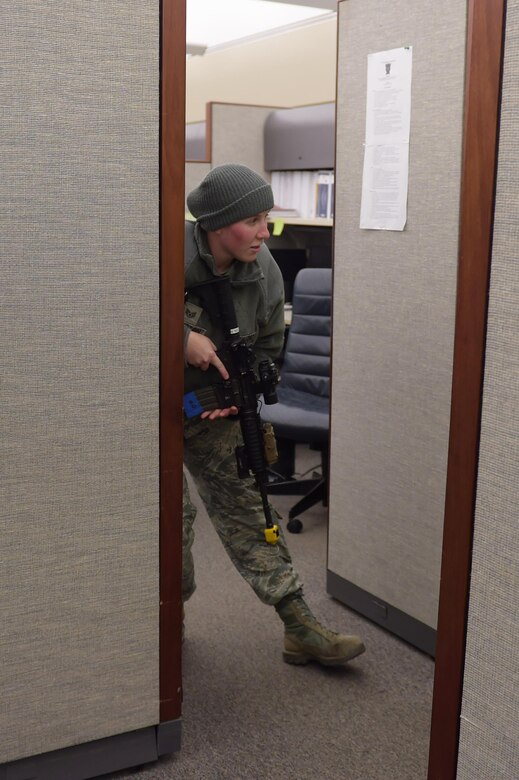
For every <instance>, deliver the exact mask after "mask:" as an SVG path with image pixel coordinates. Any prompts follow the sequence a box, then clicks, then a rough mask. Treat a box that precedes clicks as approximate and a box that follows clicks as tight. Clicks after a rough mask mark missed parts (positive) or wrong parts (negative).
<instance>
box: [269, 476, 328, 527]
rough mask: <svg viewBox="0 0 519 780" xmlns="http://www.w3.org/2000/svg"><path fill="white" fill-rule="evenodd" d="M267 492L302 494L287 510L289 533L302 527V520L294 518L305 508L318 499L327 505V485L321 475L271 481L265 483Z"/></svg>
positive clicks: (315, 502)
mask: <svg viewBox="0 0 519 780" xmlns="http://www.w3.org/2000/svg"><path fill="white" fill-rule="evenodd" d="M267 493H270V494H272V495H289V496H299V495H302V496H303V497H302V498H301V499H299V501H297V503H295V504H294V506H293V507H291V509H290V510H289V512H288V523H287V529H288V530H289V531H290V533H293V534H298V533H300V532H301V531H302V529H303V524H302V522H301V521H300V520H298V519H296V518H298V516H299V515H300V514H302V513H303V512H306V510H307V509H310V507H312V506H314V504H317V503H318V502H319V501H321V502H322V504H323V506H327V499H328V485H327V481H326V479H324V478H322V477H321V478H319V479H289V480H281V481H278V482H276V481H273V482H269V484H268V485H267Z"/></svg>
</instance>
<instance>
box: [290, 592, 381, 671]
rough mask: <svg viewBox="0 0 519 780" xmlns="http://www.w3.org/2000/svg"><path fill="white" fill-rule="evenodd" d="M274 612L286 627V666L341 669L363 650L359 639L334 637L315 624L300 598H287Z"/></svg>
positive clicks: (339, 635) (315, 621) (334, 633)
mask: <svg viewBox="0 0 519 780" xmlns="http://www.w3.org/2000/svg"><path fill="white" fill-rule="evenodd" d="M276 612H277V613H278V615H279V617H280V618H281V620H282V621H283V623H284V624H285V649H284V652H283V660H284V661H286V663H288V664H307V663H308V662H309V661H317V662H318V663H320V664H322V665H323V666H341V665H342V664H345V663H347V662H348V661H351V659H352V658H355V657H356V656H358V655H360V654H361V653H363V652H364V650H365V649H366V648H365V647H364V643H363V641H362V639H360V637H358V636H350V635H347V634H337V633H336V632H335V631H330V630H329V629H328V628H325V627H324V626H322V625H321V624H320V623H318V622H317V620H316V619H315V617H314V616H313V614H312V612H311V610H310V608H309V607H308V605H307V604H306V602H305V601H304V599H303V598H302V596H286V597H285V598H284V599H282V600H281V601H280V602H279V604H276Z"/></svg>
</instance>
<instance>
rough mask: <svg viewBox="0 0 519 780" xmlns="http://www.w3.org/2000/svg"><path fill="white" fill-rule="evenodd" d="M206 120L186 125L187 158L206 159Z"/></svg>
mask: <svg viewBox="0 0 519 780" xmlns="http://www.w3.org/2000/svg"><path fill="white" fill-rule="evenodd" d="M205 134H206V123H205V122H191V123H190V124H187V125H186V160H205V158H206V153H205Z"/></svg>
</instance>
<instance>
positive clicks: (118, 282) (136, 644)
mask: <svg viewBox="0 0 519 780" xmlns="http://www.w3.org/2000/svg"><path fill="white" fill-rule="evenodd" d="M159 33H160V4H159V2H158V0H152V2H148V3H141V2H137V0H127V1H121V0H117V1H116V0H112V2H109V1H107V2H104V3H85V2H82V1H80V0H67V1H66V2H64V1H61V2H52V3H40V2H35V0H29V1H28V2H23V3H18V2H17V3H4V4H3V8H2V12H1V16H0V37H1V38H2V47H3V54H4V66H3V68H2V69H1V70H0V91H1V94H2V100H1V107H0V111H1V112H2V135H1V138H0V147H1V156H2V177H1V179H0V201H1V202H0V233H1V236H2V247H1V255H2V263H1V280H2V281H1V284H0V323H1V327H0V363H1V365H2V379H1V385H0V394H1V396H0V397H1V405H2V425H1V435H0V458H1V462H2V481H1V483H0V545H1V548H2V567H1V572H0V623H1V626H2V638H1V641H0V647H1V651H0V700H1V702H2V706H1V708H0V763H4V762H8V761H12V760H15V759H18V758H22V757H24V756H31V755H37V754H40V753H45V752H48V751H52V750H56V749H60V748H63V747H66V746H70V745H76V744H79V743H82V742H87V741H91V740H96V739H100V738H104V737H108V736H111V735H113V734H118V733H122V732H128V731H133V730H136V729H140V728H143V727H146V726H149V725H151V724H155V723H157V722H158V721H159V658H158V649H159V645H158V612H159V582H158V576H159V566H158V556H159V548H158V541H159V539H158V519H159V493H158V490H159V485H158V477H159V461H158V443H159V427H158V426H159V405H158V404H159V398H158V379H159V374H158V370H159V364H158V357H159V356H158V346H159V338H158V337H159V297H158V296H159V233H158V213H159V212H158V197H159V192H158V182H159V175H158V174H159V171H158V158H159V155H158V152H159V143H158V142H159Z"/></svg>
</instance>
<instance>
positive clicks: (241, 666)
mask: <svg viewBox="0 0 519 780" xmlns="http://www.w3.org/2000/svg"><path fill="white" fill-rule="evenodd" d="M308 457H312V458H315V454H314V453H308V452H303V453H302V454H301V458H302V462H303V463H304V465H306V460H307V459H308ZM300 464H301V461H298V467H301V466H300ZM295 500H297V499H296V498H294V497H293V496H279V497H278V496H276V497H275V498H273V503H274V504H275V505H276V506H277V508H278V509H280V510H281V511H285V510H288V508H289V507H290V506H291V505H292V504H293V503H295ZM301 519H302V520H303V522H304V530H303V532H302V533H301V534H298V535H294V534H288V535H287V536H288V542H289V546H290V549H291V552H292V556H293V559H294V562H295V564H296V566H297V568H298V569H299V571H300V573H301V575H302V577H303V581H304V583H305V594H306V598H307V601H308V603H309V604H310V606H311V607H312V609H313V611H314V612H315V613H316V616H317V617H318V618H319V620H321V622H323V623H325V624H327V625H329V626H330V627H331V628H334V629H335V630H340V631H343V632H349V633H358V634H360V635H361V636H362V637H363V639H364V641H365V643H366V647H367V651H366V653H365V654H364V655H362V656H360V657H359V658H358V659H356V660H354V661H353V662H352V663H351V664H350V665H349V666H348V667H346V668H343V669H322V668H320V667H318V666H316V665H313V664H310V665H308V666H306V667H299V666H289V665H287V664H285V663H283V661H282V657H281V647H282V636H283V626H282V623H281V622H280V620H279V618H278V617H277V615H276V613H275V612H274V610H273V609H272V608H270V607H266V606H264V605H263V604H261V603H260V602H259V601H258V600H257V598H256V596H255V595H254V593H253V592H252V590H250V589H249V588H248V586H247V585H246V584H245V583H244V582H243V581H242V579H241V577H240V576H239V575H238V574H237V572H236V571H235V570H234V568H233V566H232V564H231V563H230V561H229V560H228V558H227V556H226V554H225V552H224V550H223V548H222V546H221V544H220V542H219V540H218V538H217V536H216V533H215V532H214V530H213V527H212V525H211V523H210V521H209V519H208V517H207V515H206V513H205V511H204V510H203V509H201V510H200V512H199V515H198V517H197V521H196V534H197V536H196V542H195V548H194V554H195V562H196V566H197V583H198V589H197V591H196V593H195V594H194V596H193V597H192V599H191V600H190V601H189V603H188V604H187V605H186V640H185V643H184V659H183V680H184V703H183V725H182V749H181V751H180V752H179V753H178V754H176V755H173V756H168V757H164V758H162V759H161V760H159V761H158V762H157V763H155V764H152V765H147V766H146V767H142V768H140V769H138V770H135V771H124V772H119V773H117V774H112V775H106V776H105V777H106V778H113V780H115V778H117V780H122V778H138V779H139V780H166V779H167V780H170V779H171V780H173V779H174V778H178V779H179V780H180V779H182V780H184V779H185V780H224V779H227V778H229V779H230V780H269V779H270V778H272V779H273V780H310V779H312V780H313V779H314V778H319V780H425V778H426V776H427V758H428V744H429V724H430V713H431V701H432V683H433V674H434V663H433V661H432V660H431V659H430V658H429V657H428V656H426V655H423V654H422V653H420V652H418V651H417V650H414V649H413V648H412V647H410V646H409V645H407V644H406V643H405V642H402V641H400V640H399V639H397V638H396V637H394V636H392V635H391V634H388V633H387V632H385V631H384V630H382V629H380V628H378V627H376V626H374V625H373V624H372V623H370V622H369V621H367V620H365V619H364V618H362V617H361V616H359V615H357V614H356V613H354V612H352V611H350V610H348V609H347V608H346V607H345V606H344V605H342V604H341V603H339V602H337V601H335V600H333V599H331V598H330V597H329V596H327V594H326V591H325V580H326V544H327V541H326V510H325V509H324V508H323V507H322V506H318V507H315V508H313V509H310V510H308V511H307V512H305V513H304V514H303V515H302V516H301Z"/></svg>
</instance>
